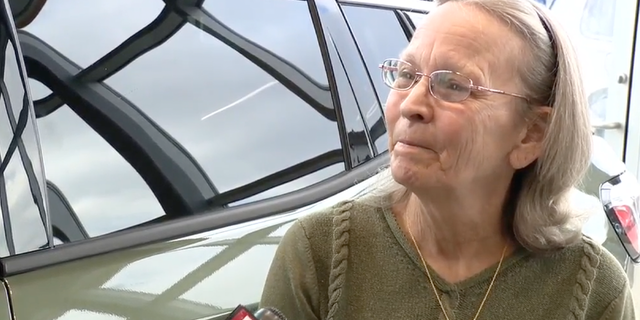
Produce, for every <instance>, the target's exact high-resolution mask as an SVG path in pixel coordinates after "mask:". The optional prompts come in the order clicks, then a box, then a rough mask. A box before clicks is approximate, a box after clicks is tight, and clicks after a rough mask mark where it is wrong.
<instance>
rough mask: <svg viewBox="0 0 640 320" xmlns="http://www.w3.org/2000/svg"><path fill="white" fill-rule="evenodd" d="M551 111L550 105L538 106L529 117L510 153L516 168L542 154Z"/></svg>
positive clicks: (512, 163) (523, 165)
mask: <svg viewBox="0 0 640 320" xmlns="http://www.w3.org/2000/svg"><path fill="white" fill-rule="evenodd" d="M551 111H552V109H551V108H550V107H536V110H534V114H533V116H531V117H529V118H528V119H527V121H526V125H525V127H524V128H523V129H522V132H521V134H520V136H519V138H520V140H519V141H518V143H517V144H516V146H515V148H514V149H513V150H512V151H511V154H510V155H509V162H510V163H511V166H512V167H513V168H514V169H522V168H524V167H526V166H528V165H529V164H531V163H532V162H534V161H535V160H536V159H538V157H540V155H541V154H542V147H543V142H544V137H545V134H546V132H547V126H548V124H549V120H550V118H551Z"/></svg>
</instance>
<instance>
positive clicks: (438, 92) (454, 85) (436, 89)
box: [381, 59, 471, 102]
mask: <svg viewBox="0 0 640 320" xmlns="http://www.w3.org/2000/svg"><path fill="white" fill-rule="evenodd" d="M381 68H382V78H383V79H384V82H385V84H386V85H387V86H389V87H391V88H393V89H396V90H401V91H404V90H409V89H411V88H412V87H413V86H414V85H415V84H416V83H417V82H419V81H420V79H421V78H422V76H421V75H420V74H419V72H418V71H417V70H416V68H414V67H413V66H412V65H411V64H409V63H407V62H404V61H401V60H395V59H389V60H386V61H385V62H384V63H383V64H382V66H381ZM428 77H429V90H430V91H431V94H432V95H433V96H434V97H436V98H438V99H440V100H444V101H448V102H460V101H462V100H464V99H466V98H467V97H469V94H470V93H471V80H469V79H468V78H466V77H464V76H462V75H460V74H457V73H454V72H451V71H436V72H433V73H432V74H431V75H429V76H428Z"/></svg>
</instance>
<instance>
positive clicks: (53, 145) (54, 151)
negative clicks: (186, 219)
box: [30, 79, 164, 237]
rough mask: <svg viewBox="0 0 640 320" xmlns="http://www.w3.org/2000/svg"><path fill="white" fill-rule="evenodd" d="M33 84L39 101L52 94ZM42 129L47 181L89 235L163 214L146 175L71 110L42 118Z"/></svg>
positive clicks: (102, 232)
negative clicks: (144, 178) (145, 180)
mask: <svg viewBox="0 0 640 320" xmlns="http://www.w3.org/2000/svg"><path fill="white" fill-rule="evenodd" d="M30 86H31V89H32V91H33V93H34V96H36V97H42V96H46V95H48V94H49V93H50V91H49V90H48V89H47V88H46V87H44V85H42V84H41V83H39V82H37V81H35V80H32V79H30ZM38 128H39V131H40V133H41V138H40V139H41V143H42V153H43V157H44V159H45V162H44V164H45V170H46V173H47V179H48V180H49V181H51V182H53V183H55V184H56V186H57V187H58V188H59V189H60V191H61V192H62V194H63V195H64V197H65V198H66V200H67V201H68V202H69V204H70V206H71V207H72V208H73V210H74V211H75V213H76V214H77V215H78V218H79V220H80V222H81V223H82V225H83V226H84V228H85V230H86V231H87V233H88V235H89V236H92V237H94V236H99V235H103V234H106V233H110V232H114V231H118V230H121V229H124V228H127V227H130V226H133V225H137V224H140V223H143V222H146V221H149V220H151V219H153V218H156V217H159V216H161V215H163V214H164V211H163V210H162V207H160V204H159V203H158V200H157V199H156V198H155V196H154V195H153V193H152V192H151V190H150V189H149V187H148V186H147V185H146V183H145V182H144V180H142V177H140V175H139V174H138V173H137V172H136V171H135V170H134V169H133V168H132V167H131V165H130V164H129V163H128V162H127V161H126V160H125V159H124V158H122V156H121V155H120V154H119V153H118V152H117V151H116V150H114V149H113V147H111V145H109V144H108V143H107V142H106V141H105V140H104V139H103V138H102V137H101V136H100V135H98V133H96V132H95V131H94V130H93V129H92V128H91V127H90V126H89V125H87V124H86V123H85V122H84V121H83V120H82V119H81V118H80V117H78V115H76V114H75V113H74V112H73V111H72V110H71V109H69V107H67V106H66V105H65V106H62V107H60V108H59V109H57V110H56V111H54V112H52V113H50V114H48V115H47V116H45V117H42V118H39V119H38ZM51 214H52V215H55V214H58V213H57V212H51Z"/></svg>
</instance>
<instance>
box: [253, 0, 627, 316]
mask: <svg viewBox="0 0 640 320" xmlns="http://www.w3.org/2000/svg"><path fill="white" fill-rule="evenodd" d="M545 10H546V9H542V7H540V6H539V5H538V4H534V3H533V2H532V1H527V0H450V1H441V3H440V5H439V6H438V7H437V8H436V9H435V10H434V11H432V12H431V13H430V14H429V15H428V16H427V18H426V19H425V21H424V23H423V24H422V25H421V26H420V27H419V28H418V30H417V31H416V33H415V35H414V36H413V39H412V40H411V42H410V44H409V45H408V47H407V48H406V49H405V50H404V51H403V52H402V54H401V55H400V57H399V59H388V60H386V61H384V62H383V63H382V64H381V66H380V67H381V69H382V74H383V78H384V81H385V82H386V84H387V85H389V86H390V87H391V88H393V89H394V90H392V92H391V93H390V95H389V97H388V100H387V104H386V120H387V127H388V132H389V151H390V155H391V158H390V163H389V168H388V169H386V170H385V171H384V172H383V173H381V177H382V178H381V179H382V180H381V181H380V182H379V183H378V185H377V186H376V187H375V188H374V189H373V190H371V191H370V192H369V193H368V194H367V195H366V196H364V197H361V198H358V199H356V200H353V201H349V202H345V203H342V204H340V205H338V206H336V207H334V208H331V210H326V211H324V212H318V213H315V214H313V215H310V216H306V217H304V218H302V219H300V220H299V221H297V222H296V223H295V224H294V225H293V226H292V227H291V229H290V230H289V231H288V232H287V234H286V235H285V237H284V238H283V240H282V244H281V245H280V246H279V248H278V250H277V253H276V257H275V260H274V261H273V265H272V267H271V270H270V272H269V275H268V278H267V283H266V286H265V288H264V293H263V297H262V301H261V305H263V306H272V307H276V308H278V309H280V310H281V311H282V312H283V313H284V314H285V315H286V316H287V318H289V319H291V320H311V319H329V320H339V319H344V320H351V319H421V320H430V319H434V320H435V319H447V320H453V319H518V320H525V319H531V320H534V319H535V320H546V319H549V320H550V319H554V320H555V319H593V320H596V319H634V314H633V313H634V310H633V304H632V298H631V293H630V290H629V284H628V282H627V278H626V276H625V274H624V272H623V271H622V268H621V267H620V266H619V264H618V263H617V262H616V260H615V259H614V258H613V257H612V256H611V255H610V254H609V253H608V252H607V251H606V250H605V249H603V248H602V247H601V246H599V245H598V244H596V243H594V242H592V241H591V240H590V239H588V238H585V237H583V236H582V234H581V226H582V222H583V221H584V219H583V218H584V217H581V216H580V215H578V214H576V213H575V212H574V211H573V210H572V208H571V207H570V205H569V203H568V194H569V192H570V191H571V188H572V186H573V185H574V184H575V183H577V181H579V179H580V178H581V175H582V174H583V173H584V172H585V170H586V168H587V167H588V164H589V156H590V128H589V119H588V107H587V102H586V99H585V93H584V89H583V86H582V84H581V75H580V73H579V68H578V65H577V60H576V57H575V55H574V52H573V51H572V48H571V45H570V43H569V41H568V39H567V36H566V35H565V34H564V32H563V31H562V30H560V29H559V27H558V26H557V23H556V22H554V21H553V20H552V19H551V18H550V17H548V15H547V14H546V11H545Z"/></svg>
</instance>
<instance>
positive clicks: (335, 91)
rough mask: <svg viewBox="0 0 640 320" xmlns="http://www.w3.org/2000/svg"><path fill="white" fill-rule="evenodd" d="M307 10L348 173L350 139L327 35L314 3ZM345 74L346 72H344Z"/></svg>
mask: <svg viewBox="0 0 640 320" xmlns="http://www.w3.org/2000/svg"><path fill="white" fill-rule="evenodd" d="M307 6H308V8H309V14H310V16H311V22H312V23H313V26H314V28H315V30H316V38H317V41H318V46H319V48H320V55H321V56H322V61H323V62H324V70H325V73H326V74H327V79H328V80H329V89H330V91H331V98H332V100H333V106H334V108H335V110H336V120H337V125H338V134H339V136H340V145H341V146H342V150H340V151H341V154H342V159H343V160H344V166H345V170H347V171H349V170H351V169H352V168H353V163H351V161H349V159H351V149H350V148H349V145H350V143H351V142H350V141H351V140H350V137H349V136H348V132H347V131H348V130H347V124H346V123H345V121H344V113H343V111H342V101H341V100H340V90H339V85H338V81H337V79H336V74H335V70H334V69H333V62H332V60H331V53H330V50H329V43H327V37H328V36H327V35H326V34H325V32H324V26H323V24H322V20H321V19H320V15H319V14H318V7H317V6H316V3H315V1H307ZM345 72H346V71H345Z"/></svg>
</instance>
